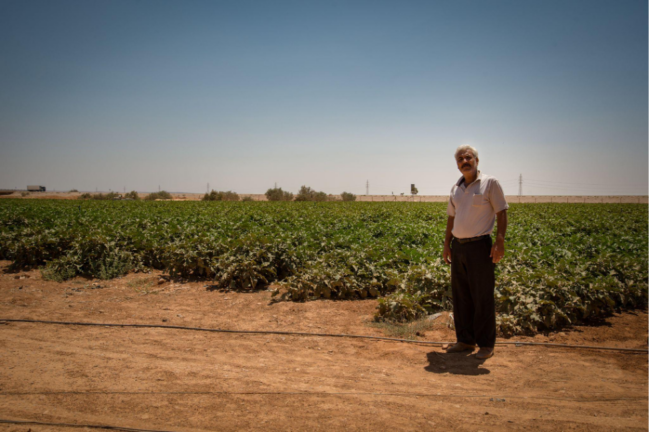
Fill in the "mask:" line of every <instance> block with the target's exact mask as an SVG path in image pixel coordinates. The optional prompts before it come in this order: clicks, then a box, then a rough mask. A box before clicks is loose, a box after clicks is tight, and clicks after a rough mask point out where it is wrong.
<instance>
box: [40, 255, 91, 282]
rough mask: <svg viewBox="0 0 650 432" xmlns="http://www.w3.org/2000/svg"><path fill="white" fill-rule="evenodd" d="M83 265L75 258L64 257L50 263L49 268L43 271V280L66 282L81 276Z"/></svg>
mask: <svg viewBox="0 0 650 432" xmlns="http://www.w3.org/2000/svg"><path fill="white" fill-rule="evenodd" d="M80 268H81V263H79V262H78V260H76V259H74V258H73V257H68V256H64V257H61V258H59V259H57V260H55V261H50V262H49V263H47V266H46V267H45V268H44V269H42V270H41V275H42V276H43V279H45V280H49V281H54V282H64V281H67V280H69V279H72V278H73V277H75V276H77V274H79V272H80Z"/></svg>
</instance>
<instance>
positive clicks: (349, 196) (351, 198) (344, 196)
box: [341, 192, 357, 201]
mask: <svg viewBox="0 0 650 432" xmlns="http://www.w3.org/2000/svg"><path fill="white" fill-rule="evenodd" d="M341 199H343V201H356V200H357V196H356V195H355V194H353V193H350V192H343V193H342V194H341Z"/></svg>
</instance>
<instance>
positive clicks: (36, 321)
mask: <svg viewBox="0 0 650 432" xmlns="http://www.w3.org/2000/svg"><path fill="white" fill-rule="evenodd" d="M2 322H24V323H33V324H59V325H76V326H96V327H134V328H162V329H175V330H193V331H205V332H215V333H243V334H275V335H286V336H320V337H340V338H356V339H375V340H387V341H393V342H406V343H415V344H423V345H447V344H450V343H453V342H438V341H416V340H409V339H397V338H387V337H381V336H364V335H351V334H337V333H305V332H288V331H277V330H227V329H210V328H202V327H183V326H174V325H160V324H113V323H106V324H102V323H88V322H68V321H44V320H29V319H11V318H6V319H5V318H0V323H2ZM496 344H497V345H515V346H525V345H529V346H547V347H556V348H575V349H592V350H609V351H624V352H638V353H646V354H647V353H648V350H647V349H637V348H615V347H600V346H589V345H567V344H554V343H541V342H497V343H496Z"/></svg>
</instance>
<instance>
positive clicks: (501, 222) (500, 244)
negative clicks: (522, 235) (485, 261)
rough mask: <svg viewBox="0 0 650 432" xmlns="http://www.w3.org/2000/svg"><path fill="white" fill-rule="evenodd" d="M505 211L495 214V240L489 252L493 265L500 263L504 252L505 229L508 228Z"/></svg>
mask: <svg viewBox="0 0 650 432" xmlns="http://www.w3.org/2000/svg"><path fill="white" fill-rule="evenodd" d="M506 211H507V210H501V211H500V212H499V213H497V238H496V241H495V242H494V244H493V245H492V251H491V252H490V256H491V257H492V262H493V263H495V264H496V263H498V262H499V261H501V258H503V255H504V254H505V250H506V248H505V241H506V229H507V228H508V215H507V214H506Z"/></svg>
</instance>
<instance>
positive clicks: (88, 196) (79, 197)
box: [77, 192, 93, 200]
mask: <svg viewBox="0 0 650 432" xmlns="http://www.w3.org/2000/svg"><path fill="white" fill-rule="evenodd" d="M92 197H93V196H92V195H91V194H89V193H88V192H86V193H82V194H81V195H79V196H78V197H77V199H81V200H87V199H91V198H92Z"/></svg>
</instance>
